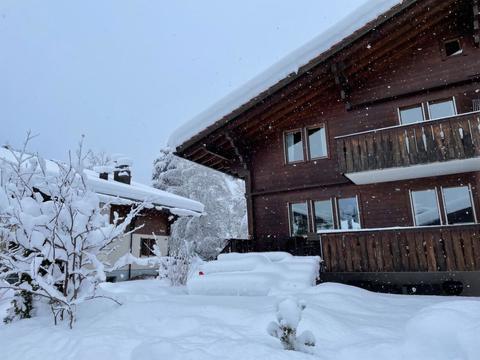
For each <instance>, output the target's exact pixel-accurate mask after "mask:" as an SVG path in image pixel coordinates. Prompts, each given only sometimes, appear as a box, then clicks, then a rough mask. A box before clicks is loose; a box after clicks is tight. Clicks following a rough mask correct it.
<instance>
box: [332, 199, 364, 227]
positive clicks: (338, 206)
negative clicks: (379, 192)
mask: <svg viewBox="0 0 480 360" xmlns="http://www.w3.org/2000/svg"><path fill="white" fill-rule="evenodd" d="M353 197H354V198H355V201H356V203H357V210H358V224H359V225H360V229H363V224H362V216H361V212H360V203H359V201H358V195H355V196H341V197H340V196H339V197H336V198H335V205H336V210H337V226H338V230H346V231H355V230H357V229H342V223H341V221H342V220H341V218H340V205H339V204H338V200H339V199H349V198H353Z"/></svg>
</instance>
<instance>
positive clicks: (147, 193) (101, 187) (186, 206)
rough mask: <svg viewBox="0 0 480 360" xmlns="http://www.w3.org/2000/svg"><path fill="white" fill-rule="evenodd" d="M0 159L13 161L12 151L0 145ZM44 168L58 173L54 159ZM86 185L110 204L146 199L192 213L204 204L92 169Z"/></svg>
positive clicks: (155, 203)
mask: <svg viewBox="0 0 480 360" xmlns="http://www.w3.org/2000/svg"><path fill="white" fill-rule="evenodd" d="M0 160H5V161H8V162H14V161H15V158H14V157H13V156H12V153H11V152H10V151H9V150H7V149H5V148H1V147H0ZM45 162H46V163H45V168H46V170H47V172H49V173H52V174H56V173H58V166H57V164H56V163H55V162H54V161H51V160H46V161H45ZM85 175H87V181H88V185H89V186H90V188H91V189H92V191H95V192H96V193H97V194H98V195H100V197H101V199H104V200H105V199H108V202H109V203H112V204H119V205H124V204H131V203H132V202H139V201H142V202H143V201H146V202H150V203H152V204H154V205H157V206H160V207H164V208H169V209H172V210H173V211H174V212H175V214H182V215H193V214H194V213H197V214H198V213H203V211H204V206H203V204H201V203H199V202H198V201H194V200H190V199H187V198H184V197H182V196H178V195H175V194H172V193H169V192H166V191H163V190H158V189H155V188H153V187H151V186H147V185H144V184H140V183H138V182H135V181H132V182H131V184H130V185H128V184H124V183H121V182H118V181H115V180H113V179H109V180H104V179H100V178H99V174H98V173H97V172H95V171H92V170H85Z"/></svg>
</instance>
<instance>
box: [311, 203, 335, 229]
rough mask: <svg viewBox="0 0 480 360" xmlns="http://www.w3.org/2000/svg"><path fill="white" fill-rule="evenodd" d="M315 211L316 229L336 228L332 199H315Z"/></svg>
mask: <svg viewBox="0 0 480 360" xmlns="http://www.w3.org/2000/svg"><path fill="white" fill-rule="evenodd" d="M313 212H314V219H315V222H314V224H315V231H316V232H317V233H319V232H321V231H322V230H330V229H334V228H335V224H334V221H333V209H332V200H330V199H329V200H323V201H314V202H313Z"/></svg>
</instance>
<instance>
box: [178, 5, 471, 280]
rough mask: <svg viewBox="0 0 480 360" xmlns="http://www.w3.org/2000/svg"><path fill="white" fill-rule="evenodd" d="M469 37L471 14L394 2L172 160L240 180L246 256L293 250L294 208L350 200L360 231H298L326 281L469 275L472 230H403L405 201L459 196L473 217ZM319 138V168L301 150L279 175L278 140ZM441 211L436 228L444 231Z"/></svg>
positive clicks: (410, 221) (465, 9)
mask: <svg viewBox="0 0 480 360" xmlns="http://www.w3.org/2000/svg"><path fill="white" fill-rule="evenodd" d="M479 31H480V30H479V24H478V2H477V1H474V0H445V1H433V0H418V1H414V0H407V1H404V2H403V3H402V4H400V5H398V6H396V7H394V8H392V9H391V10H390V11H388V12H387V13H386V14H384V15H383V16H381V17H379V18H378V19H377V20H375V21H373V22H372V23H370V24H367V25H365V27H363V28H362V29H360V30H358V31H356V32H355V33H354V34H352V35H351V36H349V37H348V38H346V39H344V40H343V41H342V42H341V43H339V44H336V45H335V46H333V47H332V48H331V49H329V50H328V51H326V52H325V53H323V54H321V55H320V56H319V57H318V58H316V59H312V61H311V62H310V63H309V64H307V65H305V66H304V67H302V68H301V69H300V70H299V72H298V73H296V74H294V75H292V76H290V77H288V78H286V79H285V80H283V81H281V82H280V83H279V84H277V85H275V86H273V87H272V88H270V89H268V90H267V91H266V92H264V93H262V94H261V95H259V96H258V97H257V98H255V99H252V101H251V102H249V103H248V104H245V105H244V106H242V107H241V108H239V109H237V110H236V111H234V112H232V113H231V114H229V115H228V116H226V117H225V118H223V119H218V121H217V122H216V123H215V124H214V125H212V126H211V127H209V128H208V129H206V130H205V131H203V132H201V133H199V134H198V135H197V136H196V137H194V138H192V139H191V140H189V141H187V142H186V143H184V144H183V145H182V146H180V147H179V148H178V149H177V153H178V154H179V155H181V156H183V157H185V158H187V159H190V160H192V161H195V162H198V163H200V164H203V165H206V166H209V167H212V168H214V169H217V170H220V171H224V172H226V173H229V174H231V175H234V176H238V177H242V178H244V179H245V180H246V184H247V194H246V195H247V205H248V212H249V214H248V215H249V220H250V223H249V231H250V235H251V238H252V239H254V240H255V242H256V245H252V244H253V243H251V244H250V245H248V246H250V248H254V249H259V248H262V247H261V246H260V247H259V245H258V243H260V242H263V243H270V244H272V245H271V246H270V248H272V249H274V248H275V245H274V244H273V243H274V242H275V241H277V243H281V242H282V241H285V239H288V238H290V237H291V235H292V234H291V229H290V226H289V221H290V220H289V204H290V203H298V202H307V203H308V204H311V202H312V201H315V200H330V201H332V204H333V206H335V201H336V199H338V198H344V197H356V198H357V201H358V208H359V213H360V223H361V227H362V229H363V230H362V231H357V232H355V231H347V232H330V233H329V232H327V233H322V234H316V233H315V232H316V231H315V229H314V226H313V225H312V223H309V225H308V230H309V233H310V234H309V235H308V237H309V238H315V239H317V240H320V239H321V241H322V243H321V245H319V246H318V247H315V246H314V247H313V248H317V249H318V252H321V253H322V254H323V256H324V260H325V269H326V271H330V272H411V271H414V272H415V271H432V272H433V271H440V272H441V271H446V272H451V271H479V270H480V263H479V260H480V248H479V243H478V241H479V240H478V231H479V228H478V225H471V224H468V225H456V226H453V227H452V226H437V227H429V228H428V229H427V228H413V229H412V228H411V227H414V226H415V222H414V218H413V215H412V205H411V196H410V191H412V190H413V191H415V190H421V189H431V188H434V189H437V191H438V192H439V196H441V194H440V189H441V188H443V187H448V186H469V188H470V190H471V194H472V202H473V207H474V212H475V213H476V214H480V188H479V187H480V174H479V172H478V170H479V169H480V112H478V110H480V108H477V106H479V105H478V104H480V50H479V43H478V36H479ZM451 41H454V42H455V45H457V44H458V46H460V48H461V51H459V52H456V53H455V54H454V55H453V56H449V55H450V54H448V50H449V49H447V47H446V44H447V43H448V42H451ZM447 98H450V99H454V100H453V102H454V106H455V108H456V109H455V110H456V114H455V115H454V116H449V117H448V118H442V119H436V118H433V116H432V114H429V112H430V110H429V105H428V106H427V105H424V104H430V102H434V101H437V100H441V99H447ZM416 104H422V105H421V106H422V109H426V110H425V112H426V114H424V116H425V120H426V121H423V122H418V123H414V124H407V125H400V120H399V109H401V108H403V107H408V106H412V105H416ZM318 125H321V126H322V127H324V129H325V132H326V139H327V149H328V154H327V156H325V157H323V158H319V159H311V160H310V159H309V156H308V149H307V145H306V141H304V142H303V145H302V146H304V149H303V152H304V159H305V160H303V161H299V162H295V163H287V162H286V158H285V133H286V132H288V131H291V130H295V129H301V131H302V134H303V136H304V137H305V136H306V135H305V134H306V131H307V130H308V129H309V128H310V127H312V126H318ZM465 160H468V162H465ZM462 161H464V162H462ZM477 162H478V163H477ZM477 164H478V165H477ZM425 166H427V167H428V166H430V167H431V169H430V168H428V169H429V170H428V171H426V170H425V169H427V168H426V167H425ZM422 167H423V168H422ZM408 168H410V171H405V169H408ZM388 169H398V171H394V172H392V175H391V177H390V178H389V179H388V181H387V180H385V179H384V180H381V181H376V180H375V179H376V177H377V176H378V179H380V178H381V177H382V172H385V171H388ZM449 169H450V170H449ZM402 171H403V172H402ZM425 171H426V172H425ZM355 174H365V176H363V178H364V179H366V181H364V182H358V181H356V180H355V179H357V178H359V177H355ZM399 174H400V175H399ZM401 174H404V175H401ZM407 174H408V175H407ZM412 174H413V176H412ZM422 174H423V175H422ZM349 175H351V176H349ZM395 176H397V178H395ZM352 179H353V180H352ZM309 206H310V205H309ZM443 207H444V205H443V204H442V203H440V204H439V208H440V209H441V215H440V217H441V224H447V221H446V220H447V219H446V215H445V213H444V210H445V209H444V208H443ZM476 220H477V219H475V221H476ZM335 222H336V225H337V226H338V219H337V220H335ZM392 227H409V228H408V229H403V230H402V229H395V230H392V229H388V228H392ZM381 228H386V229H383V230H380V229H381ZM368 229H371V230H370V232H369V230H368ZM314 233H315V234H314ZM379 234H380V235H379ZM447 239H448V240H447ZM409 241H413V243H412V244H409ZM370 243H371V244H374V245H375V246H373V245H372V246H373V247H372V248H369V246H370V245H369V244H370ZM420 243H421V244H422V245H421V248H420V247H419V248H418V249H417V248H416V247H418V246H420V245H418V244H420ZM415 244H416V245H415ZM425 244H426V245H425ZM459 244H460V245H459ZM248 246H246V247H248ZM412 246H413V247H412ZM459 246H460V250H459ZM277 248H278V247H277ZM284 248H285V247H284ZM460 252H461V253H462V256H460ZM414 259H416V260H414ZM462 259H463V260H462ZM466 259H467V260H466Z"/></svg>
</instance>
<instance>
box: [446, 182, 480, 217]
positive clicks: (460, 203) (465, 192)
mask: <svg viewBox="0 0 480 360" xmlns="http://www.w3.org/2000/svg"><path fill="white" fill-rule="evenodd" d="M443 198H444V201H445V204H444V205H445V211H446V213H447V222H448V223H449V224H461V223H473V222H475V217H474V216H473V206H472V198H471V196H470V189H469V187H468V186H459V187H452V188H444V189H443Z"/></svg>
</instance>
